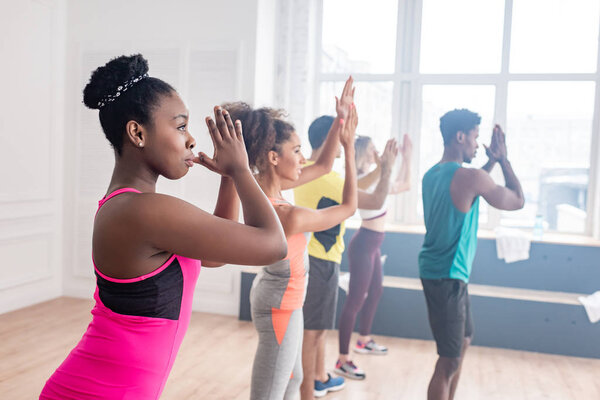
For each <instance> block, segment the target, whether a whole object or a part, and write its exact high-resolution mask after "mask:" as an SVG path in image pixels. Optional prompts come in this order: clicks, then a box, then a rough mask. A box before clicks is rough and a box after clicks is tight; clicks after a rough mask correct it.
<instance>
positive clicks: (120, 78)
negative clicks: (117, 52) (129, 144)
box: [83, 54, 175, 155]
mask: <svg viewBox="0 0 600 400" xmlns="http://www.w3.org/2000/svg"><path fill="white" fill-rule="evenodd" d="M146 73H148V61H147V60H146V59H145V58H144V57H143V56H142V55H141V54H135V55H132V56H120V57H117V58H114V59H112V60H110V61H109V62H108V63H107V64H106V65H104V66H102V67H99V68H98V69H96V70H95V71H94V72H92V76H91V78H90V81H89V83H88V84H87V85H86V86H85V89H83V103H84V104H85V105H86V107H88V108H91V109H94V110H96V109H99V110H100V112H99V118H100V125H102V130H103V131H104V135H105V136H106V138H107V139H108V141H109V142H110V144H111V145H112V147H113V148H114V149H115V150H116V151H117V154H119V155H120V154H121V150H122V148H123V135H124V134H125V126H126V124H127V122H129V121H132V120H133V121H136V122H138V123H140V124H146V125H149V126H152V122H153V120H152V113H153V111H154V110H155V109H156V107H158V103H159V101H160V99H161V96H166V95H171V94H172V93H173V92H175V89H173V87H172V86H171V85H169V84H168V83H166V82H164V81H162V80H160V79H157V78H151V77H148V78H145V79H142V80H140V81H139V82H137V83H136V84H134V85H133V86H131V88H129V89H128V90H127V91H124V92H121V93H120V95H119V97H118V98H117V99H115V101H112V102H110V103H107V104H106V105H104V106H100V105H99V103H100V101H101V99H103V98H104V97H105V96H107V95H111V94H114V93H116V92H117V89H118V88H120V86H121V85H123V84H124V83H125V82H127V81H129V80H131V79H133V78H135V77H139V76H141V75H144V74H146Z"/></svg>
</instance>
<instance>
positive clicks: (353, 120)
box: [277, 107, 358, 236]
mask: <svg viewBox="0 0 600 400" xmlns="http://www.w3.org/2000/svg"><path fill="white" fill-rule="evenodd" d="M357 124H358V116H357V114H356V109H355V108H354V107H352V108H351V112H350V115H348V120H347V121H346V123H345V124H344V129H343V131H342V132H341V135H340V141H341V143H342V147H343V148H344V153H345V157H344V158H345V164H346V177H345V180H344V189H343V192H342V204H340V205H337V206H332V207H327V208H323V209H319V210H313V209H310V208H303V207H295V206H280V207H277V213H278V214H279V218H280V219H281V224H282V225H283V229H284V231H285V234H286V235H287V236H291V235H294V234H296V233H300V232H319V231H323V230H326V229H329V228H331V227H332V226H335V225H337V224H339V223H341V222H342V221H344V220H345V219H347V218H349V217H350V216H352V214H354V212H355V211H356V206H357V193H356V166H355V161H354V135H355V132H356V125H357Z"/></svg>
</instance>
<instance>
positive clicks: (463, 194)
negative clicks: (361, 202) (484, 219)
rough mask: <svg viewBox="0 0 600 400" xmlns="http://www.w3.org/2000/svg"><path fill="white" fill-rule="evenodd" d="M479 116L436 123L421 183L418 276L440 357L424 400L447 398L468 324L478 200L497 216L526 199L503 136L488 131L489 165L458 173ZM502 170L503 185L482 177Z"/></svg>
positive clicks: (470, 152)
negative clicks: (433, 155) (438, 143)
mask: <svg viewBox="0 0 600 400" xmlns="http://www.w3.org/2000/svg"><path fill="white" fill-rule="evenodd" d="M480 122H481V117H480V116H479V115H478V114H476V113H474V112H471V111H469V110H466V109H461V110H453V111H449V112H447V113H446V114H444V116H442V118H440V130H441V131H442V137H443V139H444V154H443V156H442V159H441V160H440V162H439V163H437V164H436V165H434V166H433V167H431V169H430V170H429V171H427V173H425V175H424V176H423V210H424V216H425V228H426V230H427V232H426V234H425V240H424V242H423V247H422V249H421V252H420V253H419V274H420V277H421V282H422V283H423V292H424V294H425V300H426V301H427V311H428V316H429V324H430V326H431V331H432V333H433V337H434V339H435V342H436V345H437V352H438V355H439V358H438V360H437V363H436V365H435V370H434V373H433V377H432V378H431V381H430V383H429V389H428V391H427V398H428V399H429V400H432V399H436V400H437V399H440V400H442V399H443V400H448V399H453V398H454V393H455V391H456V386H457V383H458V379H459V376H460V368H461V365H462V360H463V359H464V355H465V351H466V350H467V347H468V346H469V344H470V343H471V338H472V335H473V323H472V320H471V310H470V301H469V293H468V283H469V276H470V274H471V267H472V264H473V258H474V257H475V250H476V248H477V227H478V218H479V197H480V196H481V197H483V198H484V199H485V200H486V201H487V202H488V203H489V204H490V205H491V206H493V207H496V208H498V209H501V210H518V209H520V208H522V207H523V205H524V203H525V200H524V197H523V191H522V189H521V184H520V183H519V180H518V179H517V177H516V176H515V173H514V172H513V170H512V167H511V165H510V163H509V162H508V159H507V151H506V142H505V135H504V132H503V131H502V129H501V128H500V126H498V125H496V126H495V127H494V132H493V134H492V142H491V145H490V147H487V146H484V147H485V151H486V154H487V156H488V158H489V160H488V162H487V163H486V164H485V165H484V166H483V168H481V169H476V168H464V167H462V164H463V163H470V162H471V161H472V160H473V158H474V157H475V154H476V152H477V148H478V147H479V145H478V144H477V137H478V136H479V123H480ZM496 163H498V164H500V167H501V168H502V173H503V175H504V180H505V186H500V185H496V184H495V183H494V181H493V180H492V178H491V177H490V175H489V172H490V171H491V170H492V168H493V167H494V165H495V164H496Z"/></svg>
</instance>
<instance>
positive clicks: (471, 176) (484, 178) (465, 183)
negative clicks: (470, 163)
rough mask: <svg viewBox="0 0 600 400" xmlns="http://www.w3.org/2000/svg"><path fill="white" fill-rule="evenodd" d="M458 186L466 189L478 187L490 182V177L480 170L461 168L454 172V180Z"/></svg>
mask: <svg viewBox="0 0 600 400" xmlns="http://www.w3.org/2000/svg"><path fill="white" fill-rule="evenodd" d="M453 180H454V181H455V183H456V184H458V186H460V187H463V188H467V187H475V188H476V187H478V186H480V185H481V184H485V183H487V182H489V181H490V180H491V178H490V175H489V174H488V173H487V172H486V171H484V170H482V169H480V168H464V167H461V168H459V169H457V170H456V173H455V175H454V179H453Z"/></svg>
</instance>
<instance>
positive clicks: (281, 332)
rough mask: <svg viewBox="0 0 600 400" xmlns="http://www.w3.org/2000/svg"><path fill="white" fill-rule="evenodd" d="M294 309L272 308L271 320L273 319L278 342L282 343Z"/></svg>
mask: <svg viewBox="0 0 600 400" xmlns="http://www.w3.org/2000/svg"><path fill="white" fill-rule="evenodd" d="M293 312H294V310H280V309H279V308H271V320H272V321H273V330H274V331H275V337H276V338H277V343H279V345H281V342H282V341H283V337H284V336H285V332H286V331H287V327H288V324H289V322H290V317H291V316H292V313H293Z"/></svg>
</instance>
